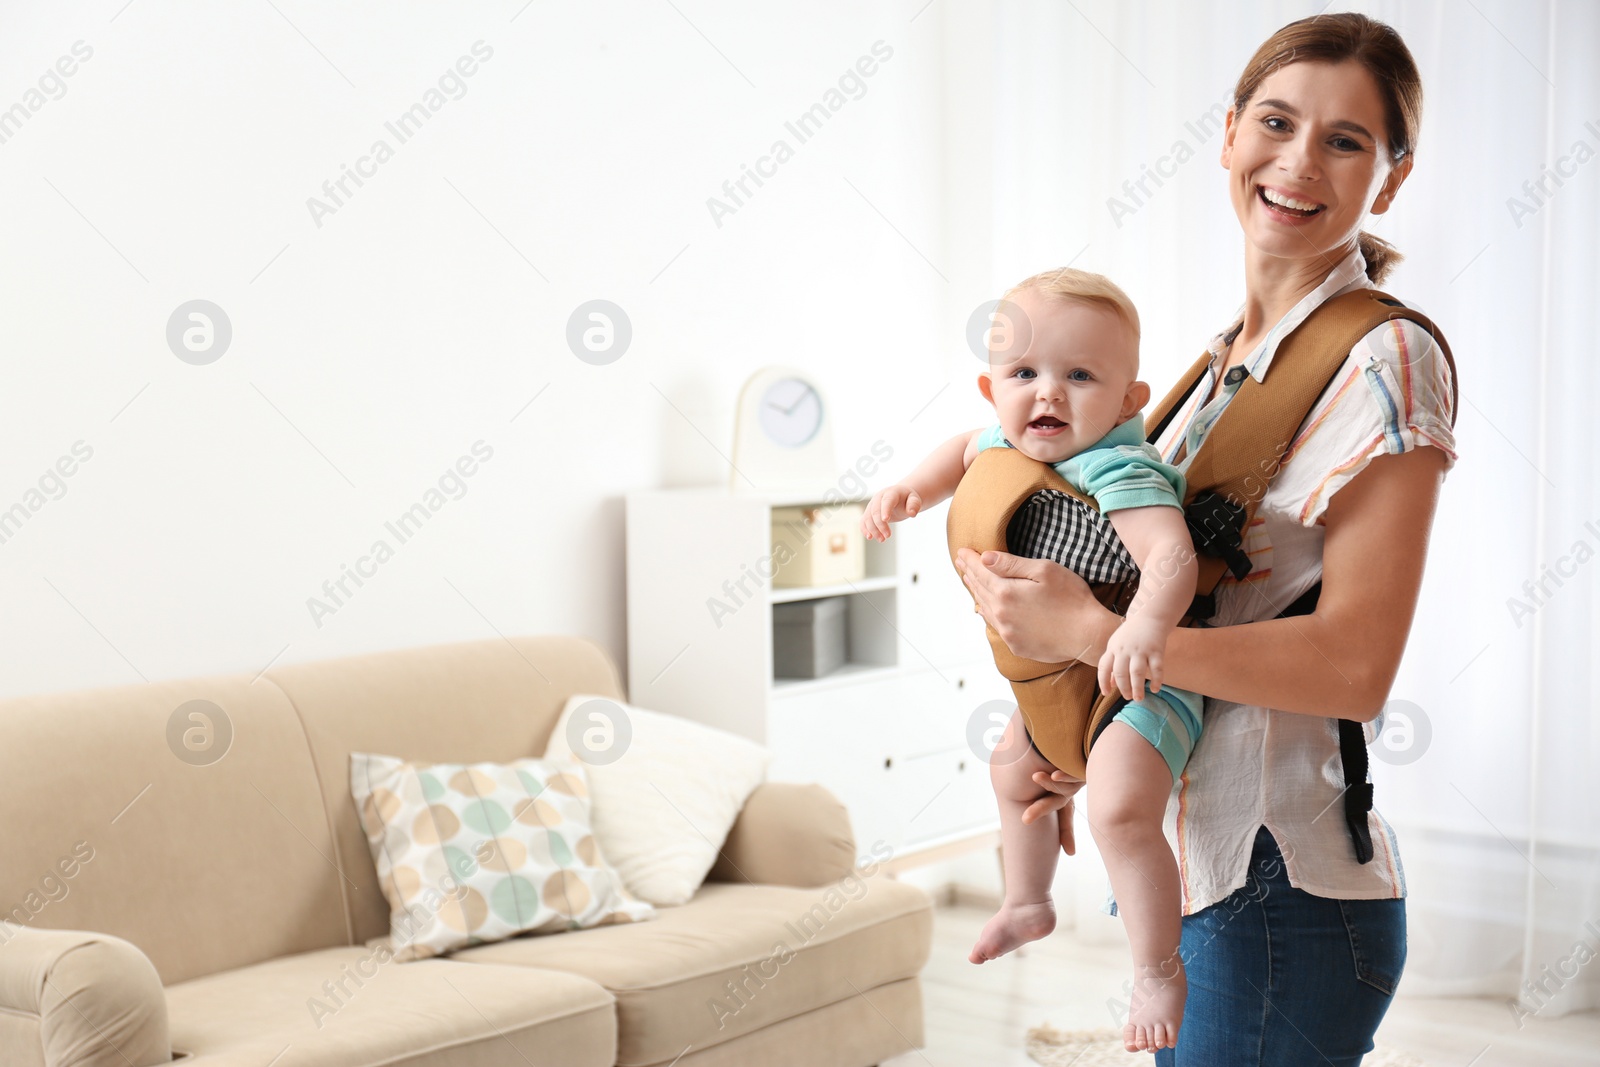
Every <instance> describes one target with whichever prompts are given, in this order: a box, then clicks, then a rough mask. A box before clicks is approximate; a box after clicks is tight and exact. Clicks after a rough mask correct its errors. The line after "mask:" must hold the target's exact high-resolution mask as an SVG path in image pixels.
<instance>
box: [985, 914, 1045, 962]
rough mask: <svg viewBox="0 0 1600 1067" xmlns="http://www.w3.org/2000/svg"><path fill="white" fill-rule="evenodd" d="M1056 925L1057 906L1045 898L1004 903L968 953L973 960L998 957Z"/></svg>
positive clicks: (1035, 939) (1038, 937) (986, 924)
mask: <svg viewBox="0 0 1600 1067" xmlns="http://www.w3.org/2000/svg"><path fill="white" fill-rule="evenodd" d="M1055 928H1056V906H1055V904H1054V902H1052V901H1050V900H1048V899H1046V900H1041V901H1039V902H1038V903H1036V904H1002V905H1001V906H1000V910H999V911H997V912H995V913H994V918H992V919H990V920H989V921H988V922H987V923H985V924H984V927H983V932H982V933H980V934H979V935H978V941H977V944H975V945H973V946H972V951H971V952H970V953H968V954H967V959H968V960H970V961H972V962H973V963H982V962H984V961H985V960H993V959H999V958H1000V957H1001V956H1004V955H1005V954H1006V953H1007V952H1010V951H1011V950H1012V949H1014V948H1016V947H1017V946H1018V945H1026V944H1027V943H1028V942H1029V941H1037V940H1039V939H1040V938H1041V937H1044V936H1045V935H1047V934H1048V933H1050V931H1052V930H1054V929H1055Z"/></svg>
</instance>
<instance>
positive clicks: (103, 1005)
mask: <svg viewBox="0 0 1600 1067" xmlns="http://www.w3.org/2000/svg"><path fill="white" fill-rule="evenodd" d="M0 1011H9V1012H10V1013H12V1014H18V1015H22V1016H24V1017H26V1016H33V1017H36V1018H37V1019H38V1022H39V1041H40V1043H41V1045H42V1046H43V1050H44V1062H45V1064H46V1065H47V1067H130V1065H131V1067H150V1065H152V1064H158V1063H167V1062H169V1061H170V1060H171V1059H172V1045H171V1042H170V1039H169V1037H168V1034H167V997H166V993H165V992H163V990H162V988H161V977H160V975H158V974H157V973H156V968H155V965H154V964H152V963H151V962H150V959H149V957H147V956H146V955H145V954H144V953H143V952H140V951H139V949H138V948H136V947H135V946H133V945H132V944H130V943H129V942H127V941H124V940H123V939H122V938H120V937H112V936H111V935H110V934H97V933H91V932H88V931H84V930H39V929H35V928H33V927H29V926H19V925H17V924H16V923H11V922H0ZM7 1051H8V1050H5V1049H0V1061H4V1062H10V1061H11V1057H10V1056H9V1055H6V1054H5V1053H6V1052H7ZM29 1058H30V1059H31V1058H33V1057H29Z"/></svg>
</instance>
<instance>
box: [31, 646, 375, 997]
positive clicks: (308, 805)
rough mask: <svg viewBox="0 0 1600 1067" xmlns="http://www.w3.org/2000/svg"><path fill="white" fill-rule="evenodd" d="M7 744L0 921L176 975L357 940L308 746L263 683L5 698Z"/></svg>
mask: <svg viewBox="0 0 1600 1067" xmlns="http://www.w3.org/2000/svg"><path fill="white" fill-rule="evenodd" d="M0 738H3V739H4V741H3V742H0V812H3V813H4V822H3V824H4V833H5V836H4V846H3V856H4V858H3V860H0V908H3V909H5V911H4V918H6V919H9V920H12V921H14V922H17V923H19V924H21V925H24V926H31V927H34V928H36V929H40V928H44V929H57V930H62V929H74V930H92V931H97V932H99V933H105V934H111V935H114V936H116V937H121V938H123V939H125V940H127V941H130V942H132V943H133V944H134V945H136V946H138V948H139V949H140V950H142V951H143V952H144V953H145V955H146V956H148V957H149V958H150V961H151V963H153V964H154V965H155V968H156V973H157V974H159V975H160V976H161V981H162V982H163V983H166V984H169V985H170V984H171V983H173V982H182V981H186V980H188V979H190V978H198V977H200V976H201V975H206V974H212V973H214V972H217V971H224V970H230V969H232V968H235V967H242V966H246V965H248V964H252V963H259V962H261V961H262V960H269V959H272V958H274V957H277V956H283V955H287V954H291V953H297V952H308V951H311V950H313V949H319V948H331V947H333V946H336V945H349V944H351V938H350V931H349V927H348V925H347V923H346V918H345V914H344V908H343V898H342V896H341V894H340V887H341V883H340V879H339V875H338V872H337V871H336V870H335V869H334V867H333V865H332V863H331V861H330V857H331V856H332V854H333V845H332V839H331V834H330V829H329V826H328V816H327V810H326V809H325V808H324V807H323V802H322V791H321V789H320V788H319V785H318V782H317V775H316V769H315V767H314V766H313V764H312V760H311V752H310V750H309V747H308V746H307V744H306V737H305V734H304V732H303V731H302V730H301V728H300V721H299V719H298V717H297V716H296V715H295V713H294V708H293V707H291V706H290V704H289V701H288V700H287V699H286V698H285V697H284V695H283V693H282V692H280V691H279V690H278V689H277V688H275V687H274V686H272V685H271V684H270V683H268V682H258V683H256V684H254V685H252V684H251V679H250V676H248V675H240V676H232V677H217V678H194V679H186V680H181V681H166V682H155V683H150V684H140V685H131V686H121V687H116V688H110V689H90V690H83V691H80V692H72V693H54V694H48V695H42V696H29V697H16V698H11V699H8V700H5V701H3V702H0ZM346 803H348V801H346ZM363 859H365V857H363ZM368 866H369V867H370V866H371V865H370V863H369V864H368Z"/></svg>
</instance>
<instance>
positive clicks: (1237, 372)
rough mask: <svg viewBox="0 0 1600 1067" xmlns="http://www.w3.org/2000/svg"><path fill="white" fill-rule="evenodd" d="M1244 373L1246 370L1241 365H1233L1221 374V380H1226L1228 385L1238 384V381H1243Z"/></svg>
mask: <svg viewBox="0 0 1600 1067" xmlns="http://www.w3.org/2000/svg"><path fill="white" fill-rule="evenodd" d="M1246 373H1247V372H1246V371H1245V369H1244V368H1243V367H1235V368H1233V369H1232V370H1231V371H1229V372H1228V373H1227V374H1225V375H1223V377H1222V380H1223V381H1225V382H1227V383H1228V384H1229V385H1238V384H1239V383H1240V382H1242V381H1244V376H1245V374H1246Z"/></svg>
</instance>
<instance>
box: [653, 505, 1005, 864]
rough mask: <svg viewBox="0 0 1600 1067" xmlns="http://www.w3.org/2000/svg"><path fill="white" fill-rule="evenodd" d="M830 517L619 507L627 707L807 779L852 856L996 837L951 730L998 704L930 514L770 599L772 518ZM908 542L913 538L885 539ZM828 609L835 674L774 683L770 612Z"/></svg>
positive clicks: (964, 728) (961, 740)
mask: <svg viewBox="0 0 1600 1067" xmlns="http://www.w3.org/2000/svg"><path fill="white" fill-rule="evenodd" d="M837 502H838V500H837V497H835V498H832V499H826V498H824V497H822V496H820V495H819V496H817V497H814V498H813V497H794V496H789V497H758V496H747V495H741V494H735V493H731V492H729V491H728V490H726V489H723V488H720V487H719V488H710V487H707V488H692V489H663V490H650V491H644V492H638V493H632V494H629V496H628V498H627V549H626V551H627V570H628V573H627V598H628V692H629V699H630V700H632V701H633V702H634V703H636V704H638V705H639V706H640V707H646V708H653V709H656V710H659V711H665V712H670V713H672V714H677V715H683V716H685V717H686V718H692V719H695V720H697V721H700V722H704V723H707V724H709V725H712V726H717V727H720V728H721V729H725V730H730V731H733V732H735V733H738V734H742V735H744V736H746V737H749V738H751V739H752V740H755V741H758V742H760V743H762V744H764V745H766V746H767V747H768V748H770V749H771V750H772V753H773V761H772V766H771V770H770V772H769V774H770V777H772V778H773V779H776V780H788V781H808V782H818V783H820V784H822V785H824V786H826V787H827V788H828V789H829V790H831V791H832V792H833V793H834V794H835V795H836V796H838V797H839V799H840V800H841V801H842V802H843V803H844V804H845V805H846V806H847V807H848V808H849V809H850V818H851V824H852V826H853V828H854V830H855V835H856V846H857V850H858V853H859V854H860V855H861V856H862V857H866V856H867V855H868V854H870V853H871V852H872V849H873V846H874V845H875V844H876V843H877V842H879V841H882V842H884V843H886V844H888V845H889V846H890V848H892V849H893V850H894V859H895V864H896V865H897V866H906V865H909V864H910V863H914V862H916V856H917V853H918V852H919V851H928V850H931V849H934V848H939V849H942V850H948V849H949V848H951V847H954V846H956V845H957V844H959V843H960V842H962V841H964V840H973V841H978V840H987V839H988V838H989V837H990V836H992V834H993V832H994V831H995V830H996V829H997V828H998V826H999V821H998V818H997V816H996V812H995V803H994V797H993V794H992V791H991V790H990V787H989V768H988V764H987V761H986V758H985V755H984V754H983V753H982V752H981V751H974V750H973V748H972V745H971V742H970V740H969V736H968V734H969V729H968V724H969V720H970V719H971V718H972V715H973V713H974V711H975V710H976V709H977V708H978V706H979V705H980V704H982V703H983V702H984V701H985V700H993V699H1008V698H1009V694H1010V689H1009V687H1008V686H1007V684H1006V682H1005V680H1004V679H1003V678H1001V677H1000V676H999V674H998V673H997V672H996V671H995V669H994V665H993V663H992V661H990V660H989V659H988V658H987V654H988V646H987V644H986V642H985V641H984V637H983V622H982V620H981V619H980V618H979V617H978V616H977V615H975V614H973V612H972V602H971V599H970V598H969V597H967V595H966V593H965V590H964V589H962V587H961V583H960V580H959V579H958V578H957V577H956V575H955V572H954V571H953V569H952V568H951V567H950V563H949V557H948V555H947V554H946V553H945V552H944V549H943V543H944V542H943V538H944V522H943V518H942V515H934V516H928V517H925V518H924V519H923V521H922V523H921V524H918V523H916V522H912V523H904V524H900V525H899V526H897V527H896V530H895V535H894V537H893V538H891V539H890V541H889V542H888V543H887V544H879V543H877V542H871V541H866V542H864V543H863V544H862V545H861V546H860V547H861V551H862V553H863V557H864V573H863V576H862V577H861V578H860V579H859V580H853V581H852V580H847V581H844V582H839V583H835V584H830V585H823V586H814V587H801V588H774V587H773V585H772V582H771V577H772V574H773V571H774V570H775V569H776V563H777V562H779V560H775V559H774V552H773V546H772V542H771V536H772V534H771V530H772V522H771V516H772V511H773V510H774V509H778V508H784V507H792V506H796V505H802V506H822V507H825V506H828V505H831V504H834V503H837ZM854 502H855V503H860V502H861V501H860V500H859V499H857V500H855V501H854ZM913 528H917V533H918V535H919V536H918V537H916V538H915V539H914V540H913V539H910V538H906V537H903V536H902V534H904V533H910V532H911V531H912V529H913ZM907 548H909V551H906V549H907ZM834 596H838V597H843V598H844V601H845V605H846V611H845V616H846V645H847V654H846V661H845V664H844V666H843V667H842V668H840V669H839V670H837V671H834V672H833V673H831V674H828V675H825V676H823V677H821V678H815V679H788V678H781V679H776V678H774V676H773V651H774V650H773V640H774V634H775V630H774V627H773V620H772V613H773V605H775V604H781V603H788V602H793V601H797V600H808V599H820V598H823V597H834ZM913 618H914V619H915V621H914V622H913ZM790 630H791V628H787V627H786V628H784V631H785V632H790Z"/></svg>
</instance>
